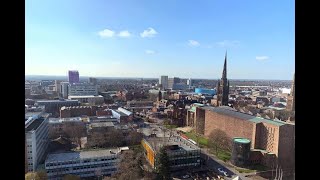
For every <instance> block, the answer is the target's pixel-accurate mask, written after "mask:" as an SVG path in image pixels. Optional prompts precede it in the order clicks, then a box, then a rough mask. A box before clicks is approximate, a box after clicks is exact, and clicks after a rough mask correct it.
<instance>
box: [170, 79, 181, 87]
mask: <svg viewBox="0 0 320 180" xmlns="http://www.w3.org/2000/svg"><path fill="white" fill-rule="evenodd" d="M178 83H180V78H178V77H173V78H169V79H168V88H169V89H172V88H173V87H174V85H175V84H178Z"/></svg>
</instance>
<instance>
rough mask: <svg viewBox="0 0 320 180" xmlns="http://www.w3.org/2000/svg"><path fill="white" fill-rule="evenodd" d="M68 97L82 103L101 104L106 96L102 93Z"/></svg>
mask: <svg viewBox="0 0 320 180" xmlns="http://www.w3.org/2000/svg"><path fill="white" fill-rule="evenodd" d="M68 99H70V100H78V101H79V102H80V103H89V104H90V105H100V104H103V103H104V97H103V96H101V95H98V96H94V95H87V96H68Z"/></svg>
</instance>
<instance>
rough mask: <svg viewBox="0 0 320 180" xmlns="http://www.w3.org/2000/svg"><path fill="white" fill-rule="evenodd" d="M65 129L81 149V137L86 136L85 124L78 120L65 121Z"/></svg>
mask: <svg viewBox="0 0 320 180" xmlns="http://www.w3.org/2000/svg"><path fill="white" fill-rule="evenodd" d="M64 131H65V133H66V134H67V135H68V136H69V138H71V139H72V141H73V142H75V143H76V144H77V145H78V146H79V147H80V149H81V138H82V137H84V136H86V128H85V126H84V125H83V124H81V123H76V122H70V123H65V124H64Z"/></svg>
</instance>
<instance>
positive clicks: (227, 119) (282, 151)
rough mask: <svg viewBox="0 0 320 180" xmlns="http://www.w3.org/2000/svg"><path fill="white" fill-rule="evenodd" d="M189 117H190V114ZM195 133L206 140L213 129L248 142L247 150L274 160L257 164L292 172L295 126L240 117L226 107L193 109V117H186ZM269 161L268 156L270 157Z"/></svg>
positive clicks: (247, 116) (241, 115)
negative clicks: (279, 167)
mask: <svg viewBox="0 0 320 180" xmlns="http://www.w3.org/2000/svg"><path fill="white" fill-rule="evenodd" d="M190 115H191V114H190ZM188 119H189V120H193V122H192V123H191V122H190V123H189V124H193V125H194V127H195V129H196V131H197V133H200V134H203V135H204V136H206V137H208V136H210V134H211V132H212V131H213V130H215V129H220V130H222V131H224V132H226V134H227V136H228V137H230V138H234V137H241V138H246V139H248V140H250V141H251V149H255V150H258V151H260V152H261V153H262V152H264V151H265V152H267V153H265V154H266V155H268V156H267V157H269V155H274V156H275V159H273V160H270V161H267V160H266V159H268V158H266V159H264V160H261V163H262V164H264V165H266V166H272V164H280V165H281V166H282V167H283V168H286V169H291V170H292V169H294V165H295V163H294V162H295V158H294V134H295V133H294V132H295V126H294V124H291V123H286V122H283V121H279V120H270V119H264V118H260V117H255V116H252V115H249V114H245V113H241V112H238V111H236V110H235V109H233V108H230V107H227V106H221V107H211V106H204V107H197V108H196V114H195V115H194V116H193V117H189V118H188ZM270 157H271V156H270Z"/></svg>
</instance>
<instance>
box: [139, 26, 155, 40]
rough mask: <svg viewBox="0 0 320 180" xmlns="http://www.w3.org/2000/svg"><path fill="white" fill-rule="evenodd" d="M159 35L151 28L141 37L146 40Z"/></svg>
mask: <svg viewBox="0 0 320 180" xmlns="http://www.w3.org/2000/svg"><path fill="white" fill-rule="evenodd" d="M156 34H158V33H157V31H156V30H154V29H153V28H151V27H149V28H148V29H146V30H144V31H143V32H142V33H140V36H141V37H143V38H145V37H154V36H155V35H156Z"/></svg>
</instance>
